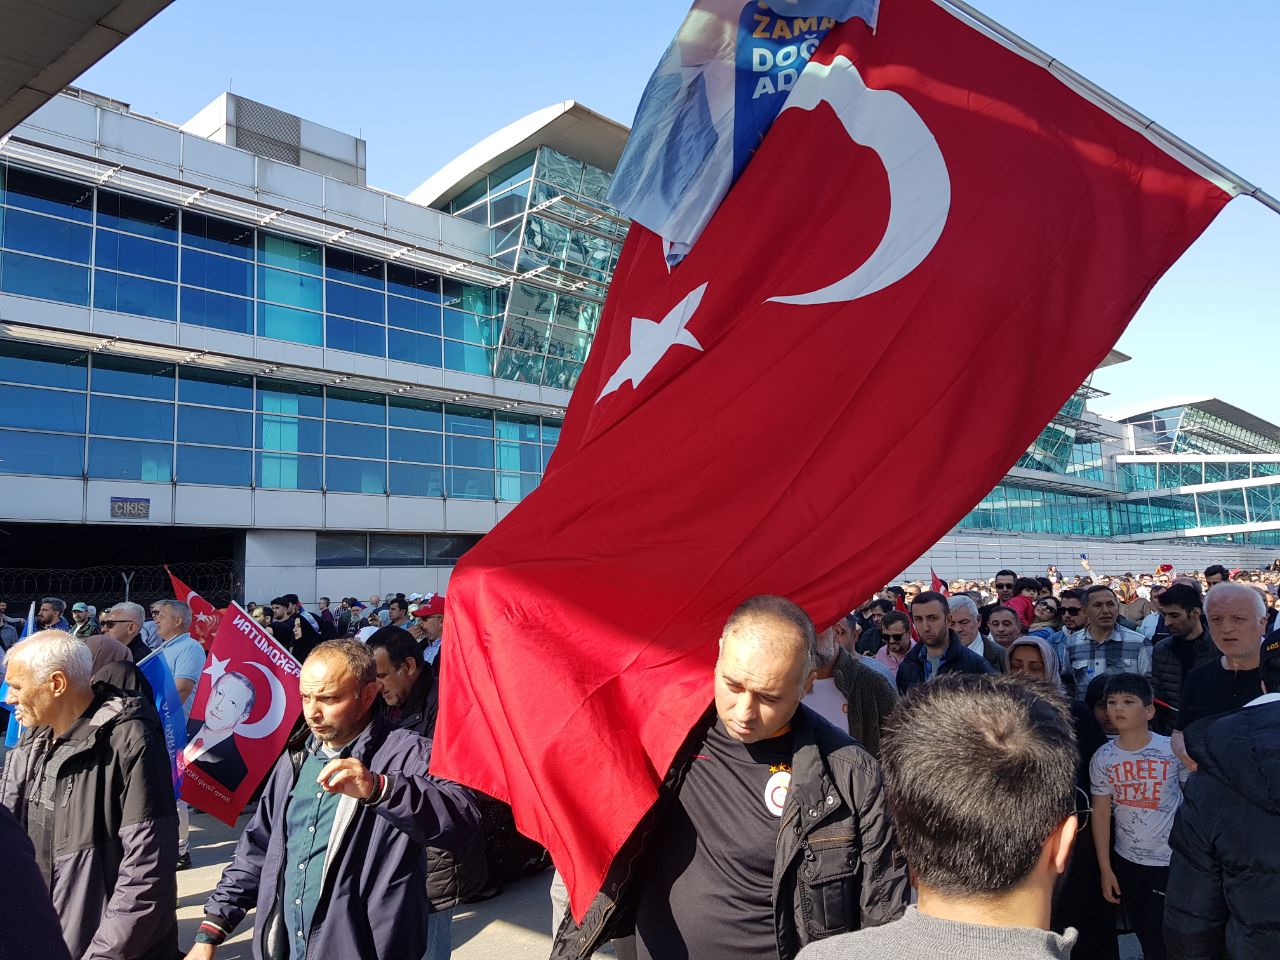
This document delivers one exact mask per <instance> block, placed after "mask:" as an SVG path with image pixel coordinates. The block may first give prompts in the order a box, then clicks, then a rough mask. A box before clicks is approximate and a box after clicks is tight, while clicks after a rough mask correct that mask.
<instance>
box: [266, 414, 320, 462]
mask: <svg viewBox="0 0 1280 960" xmlns="http://www.w3.org/2000/svg"><path fill="white" fill-rule="evenodd" d="M258 446H259V447H260V448H261V449H263V450H280V451H287V452H293V453H323V452H324V421H323V420H306V419H302V418H300V417H287V416H283V415H281V414H275V413H260V414H258Z"/></svg>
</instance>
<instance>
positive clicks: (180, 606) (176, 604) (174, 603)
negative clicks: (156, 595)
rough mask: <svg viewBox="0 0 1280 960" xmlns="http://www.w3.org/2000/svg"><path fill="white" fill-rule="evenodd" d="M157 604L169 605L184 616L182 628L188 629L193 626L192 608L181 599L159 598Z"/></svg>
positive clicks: (180, 615) (159, 605)
mask: <svg viewBox="0 0 1280 960" xmlns="http://www.w3.org/2000/svg"><path fill="white" fill-rule="evenodd" d="M156 606H157V607H168V608H169V609H171V610H174V611H176V612H177V614H178V616H179V617H181V618H182V629H184V630H188V629H190V628H191V608H190V607H189V606H187V605H186V604H185V603H183V602H182V601H181V600H157V601H156Z"/></svg>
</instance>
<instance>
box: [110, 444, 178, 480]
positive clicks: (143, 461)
mask: <svg viewBox="0 0 1280 960" xmlns="http://www.w3.org/2000/svg"><path fill="white" fill-rule="evenodd" d="M89 476H91V477H95V478H97V479H101V480H149V481H154V482H156V483H168V482H169V481H170V480H172V479H173V447H172V446H171V445H169V444H167V443H134V442H132V441H130V440H99V439H97V438H95V437H90V438H89Z"/></svg>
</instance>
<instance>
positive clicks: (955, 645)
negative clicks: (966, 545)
mask: <svg viewBox="0 0 1280 960" xmlns="http://www.w3.org/2000/svg"><path fill="white" fill-rule="evenodd" d="M950 613H951V606H950V604H949V603H948V602H947V598H946V597H944V596H943V595H942V594H940V593H935V592H934V591H932V590H926V591H925V592H924V593H922V594H920V595H919V596H917V597H916V598H915V599H914V600H913V601H911V623H912V625H913V626H914V627H915V628H916V634H917V635H918V636H919V637H920V642H919V643H917V644H916V645H915V646H914V647H912V648H911V652H910V653H908V654H907V655H906V656H905V657H904V658H903V660H902V663H900V664H899V665H898V692H899V693H902V694H905V693H906V692H907V691H908V690H910V689H911V688H912V687H914V686H915V685H916V684H919V683H926V682H928V681H929V680H933V679H935V678H937V677H940V676H942V675H943V674H944V673H995V672H996V671H995V668H994V667H992V666H991V664H989V663H987V661H985V660H983V659H982V657H980V656H978V655H977V654H976V653H974V652H973V651H972V650H970V649H969V648H968V647H966V646H965V645H964V644H963V643H961V642H960V638H959V637H958V636H957V635H956V632H955V631H954V630H952V629H951V627H950V626H949V620H948V617H949V615H950Z"/></svg>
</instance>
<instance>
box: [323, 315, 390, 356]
mask: <svg viewBox="0 0 1280 960" xmlns="http://www.w3.org/2000/svg"><path fill="white" fill-rule="evenodd" d="M325 334H326V339H325V346H326V347H328V348H329V349H330V350H346V351H347V352H348V353H363V354H366V355H368V356H371V357H385V356H386V355H387V328H386V327H384V326H381V325H380V324H377V325H376V324H372V323H360V322H359V321H358V320H348V319H347V318H346V317H326V318H325Z"/></svg>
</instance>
